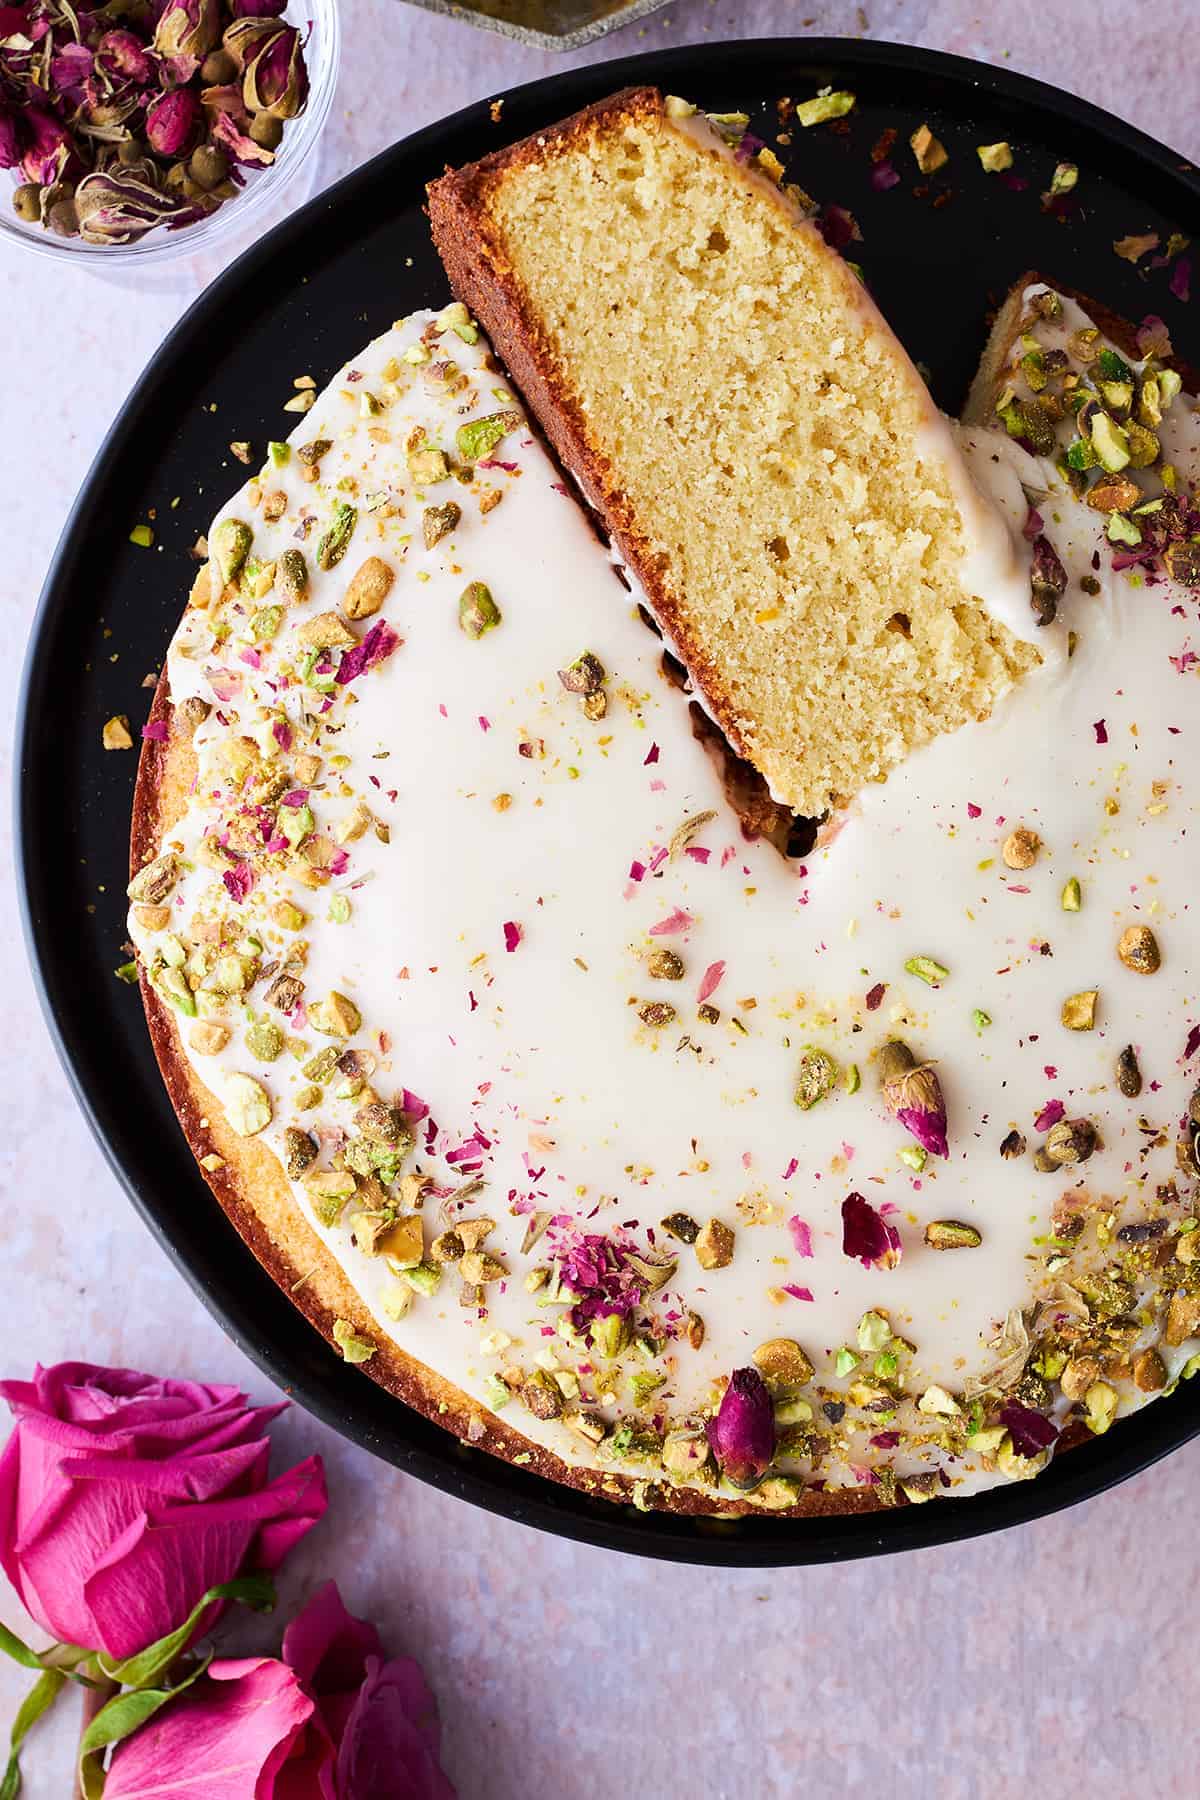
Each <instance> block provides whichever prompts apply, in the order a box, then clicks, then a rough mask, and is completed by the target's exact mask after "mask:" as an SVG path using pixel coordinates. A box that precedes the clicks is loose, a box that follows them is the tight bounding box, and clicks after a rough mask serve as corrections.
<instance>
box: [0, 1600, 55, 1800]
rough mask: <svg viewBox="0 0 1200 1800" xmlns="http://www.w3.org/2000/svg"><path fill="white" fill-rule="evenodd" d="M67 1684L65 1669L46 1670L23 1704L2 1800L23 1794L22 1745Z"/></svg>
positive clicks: (1, 1787) (1, 1783) (0, 1793)
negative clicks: (63, 1670)
mask: <svg viewBox="0 0 1200 1800" xmlns="http://www.w3.org/2000/svg"><path fill="white" fill-rule="evenodd" d="M10 1635H11V1634H10ZM18 1641H19V1640H18ZM66 1683H67V1678H66V1676H65V1675H64V1674H63V1673H62V1671H61V1670H59V1669H46V1670H45V1671H44V1672H43V1673H42V1675H41V1676H40V1678H39V1679H38V1680H37V1681H35V1682H34V1684H33V1686H32V1687H31V1688H30V1690H29V1692H28V1693H27V1694H26V1696H25V1698H24V1700H23V1701H22V1702H21V1706H20V1709H19V1711H18V1713H17V1716H16V1718H15V1719H14V1720H13V1728H12V1733H11V1736H10V1737H9V1744H10V1747H11V1750H12V1754H11V1755H10V1757H9V1759H8V1766H7V1768H6V1769H5V1771H4V1779H3V1780H2V1781H0V1800H17V1795H18V1794H19V1793H20V1791H21V1768H20V1762H19V1757H20V1751H21V1745H22V1743H23V1742H24V1740H25V1738H26V1736H27V1735H28V1733H29V1732H30V1731H31V1730H32V1728H33V1727H34V1726H35V1725H36V1724H37V1722H38V1720H39V1719H40V1718H41V1716H42V1714H43V1713H44V1712H48V1711H49V1710H50V1708H51V1707H52V1706H53V1705H54V1702H55V1701H56V1700H57V1699H58V1696H59V1694H60V1693H61V1692H62V1690H63V1688H64V1687H65V1686H66Z"/></svg>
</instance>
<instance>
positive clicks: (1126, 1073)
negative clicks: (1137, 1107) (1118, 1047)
mask: <svg viewBox="0 0 1200 1800" xmlns="http://www.w3.org/2000/svg"><path fill="white" fill-rule="evenodd" d="M1117 1086H1118V1088H1119V1089H1120V1090H1121V1092H1122V1093H1123V1094H1124V1096H1125V1098H1126V1099H1127V1100H1136V1099H1137V1097H1138V1095H1139V1094H1140V1093H1141V1091H1142V1071H1141V1067H1140V1065H1139V1063H1138V1059H1137V1051H1136V1050H1135V1049H1134V1047H1133V1045H1132V1044H1126V1046H1125V1048H1124V1049H1123V1050H1122V1051H1121V1054H1120V1055H1119V1056H1118V1057H1117Z"/></svg>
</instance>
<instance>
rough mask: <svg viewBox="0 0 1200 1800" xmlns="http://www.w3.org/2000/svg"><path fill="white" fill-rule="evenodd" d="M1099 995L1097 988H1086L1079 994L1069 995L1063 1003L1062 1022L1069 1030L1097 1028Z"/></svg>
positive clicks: (1091, 1029)
mask: <svg viewBox="0 0 1200 1800" xmlns="http://www.w3.org/2000/svg"><path fill="white" fill-rule="evenodd" d="M1099 997H1100V996H1099V993H1098V991H1097V989H1096V988H1084V989H1083V990H1082V991H1081V992H1080V993H1078V994H1068V995H1067V998H1066V999H1065V1000H1064V1001H1063V1003H1062V1022H1063V1024H1064V1025H1065V1026H1066V1028H1067V1030H1068V1031H1094V1030H1095V1027H1096V1002H1097V1000H1098V999H1099Z"/></svg>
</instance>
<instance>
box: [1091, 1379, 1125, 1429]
mask: <svg viewBox="0 0 1200 1800" xmlns="http://www.w3.org/2000/svg"><path fill="white" fill-rule="evenodd" d="M1083 1404H1084V1409H1085V1421H1086V1424H1087V1427H1088V1430H1089V1431H1091V1432H1093V1433H1094V1434H1095V1435H1096V1436H1097V1437H1102V1436H1103V1435H1104V1433H1105V1432H1106V1431H1107V1430H1108V1428H1109V1426H1110V1425H1111V1424H1112V1422H1113V1420H1114V1419H1115V1418H1116V1416H1117V1390H1116V1388H1114V1387H1110V1386H1109V1384H1108V1382H1107V1381H1094V1382H1093V1383H1092V1385H1091V1387H1090V1388H1089V1389H1088V1391H1087V1393H1086V1394H1085V1395H1084V1396H1083Z"/></svg>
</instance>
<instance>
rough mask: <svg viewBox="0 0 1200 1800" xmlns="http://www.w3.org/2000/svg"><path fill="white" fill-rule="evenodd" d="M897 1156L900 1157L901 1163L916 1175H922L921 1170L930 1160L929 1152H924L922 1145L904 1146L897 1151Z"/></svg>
mask: <svg viewBox="0 0 1200 1800" xmlns="http://www.w3.org/2000/svg"><path fill="white" fill-rule="evenodd" d="M896 1155H897V1156H898V1157H899V1159H900V1161H901V1162H902V1163H904V1164H905V1166H906V1167H907V1168H910V1169H911V1170H912V1171H913V1173H914V1174H916V1175H919V1174H920V1173H921V1170H922V1169H923V1168H924V1167H925V1164H926V1163H927V1162H928V1160H929V1153H928V1151H926V1150H923V1149H922V1148H921V1146H920V1144H902V1145H901V1147H900V1149H899V1150H897V1152H896Z"/></svg>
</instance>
